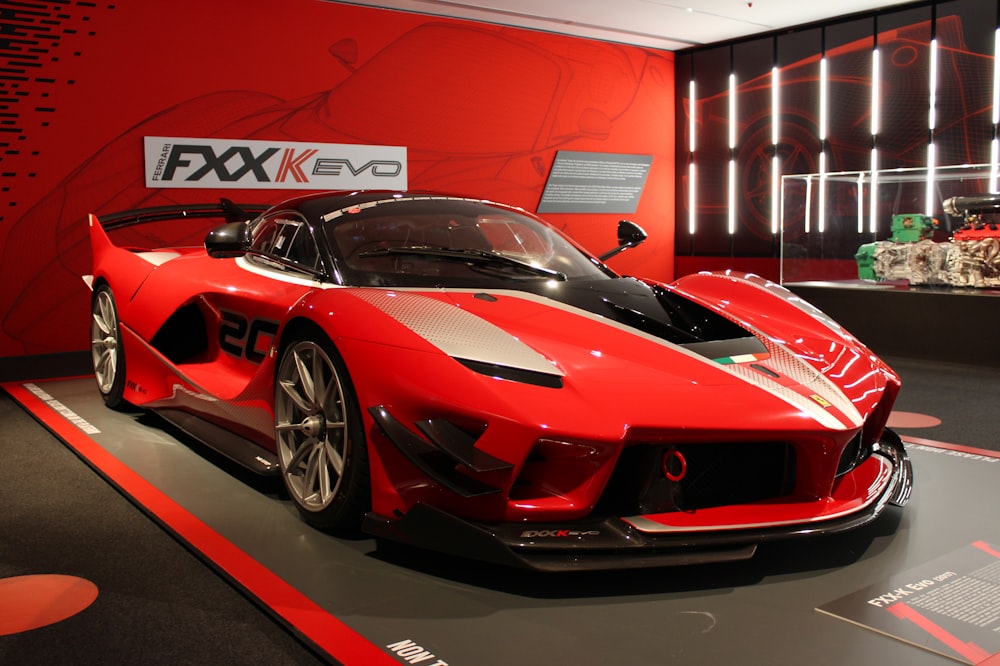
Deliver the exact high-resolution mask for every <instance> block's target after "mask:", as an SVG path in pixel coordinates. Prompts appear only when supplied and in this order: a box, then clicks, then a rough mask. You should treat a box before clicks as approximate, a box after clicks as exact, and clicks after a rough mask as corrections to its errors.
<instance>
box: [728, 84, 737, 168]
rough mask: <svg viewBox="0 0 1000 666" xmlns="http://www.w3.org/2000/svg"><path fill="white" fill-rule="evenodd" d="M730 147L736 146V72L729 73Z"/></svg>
mask: <svg viewBox="0 0 1000 666" xmlns="http://www.w3.org/2000/svg"><path fill="white" fill-rule="evenodd" d="M729 148H730V150H732V149H734V148H736V72H731V73H730V74H729Z"/></svg>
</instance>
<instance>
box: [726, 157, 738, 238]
mask: <svg viewBox="0 0 1000 666" xmlns="http://www.w3.org/2000/svg"><path fill="white" fill-rule="evenodd" d="M728 203H729V226H728V229H729V235H730V236H732V235H733V234H735V233H736V160H734V159H730V160H729V202H728Z"/></svg>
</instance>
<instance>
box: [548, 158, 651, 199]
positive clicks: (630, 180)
mask: <svg viewBox="0 0 1000 666" xmlns="http://www.w3.org/2000/svg"><path fill="white" fill-rule="evenodd" d="M652 164H653V156H652V155H627V154H614V153H587V152H578V151H569V150H560V151H559V152H558V153H556V159H555V163H554V164H553V165H552V171H550V172H549V179H548V181H546V183H545V191H544V192H543V193H542V201H541V203H539V204H538V212H539V213H634V212H635V211H636V208H638V206H639V197H640V196H641V195H642V190H643V188H644V187H645V186H646V176H647V175H649V167H650V166H651V165H652Z"/></svg>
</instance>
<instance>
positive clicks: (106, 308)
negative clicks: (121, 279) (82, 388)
mask: <svg viewBox="0 0 1000 666" xmlns="http://www.w3.org/2000/svg"><path fill="white" fill-rule="evenodd" d="M90 356H91V359H92V360H93V363H94V378H95V379H96V380H97V389H98V390H99V391H100V392H101V397H102V398H104V404H106V405H107V406H108V407H112V408H115V409H117V408H119V407H123V406H124V405H125V404H126V402H125V399H124V397H123V396H124V394H125V348H124V347H123V345H122V332H121V325H120V324H119V322H118V308H117V307H116V306H115V298H114V295H113V294H112V293H111V288H110V287H108V286H107V285H103V284H102V285H101V286H99V287H98V288H97V289H96V290H95V291H94V297H93V299H92V301H91V317H90Z"/></svg>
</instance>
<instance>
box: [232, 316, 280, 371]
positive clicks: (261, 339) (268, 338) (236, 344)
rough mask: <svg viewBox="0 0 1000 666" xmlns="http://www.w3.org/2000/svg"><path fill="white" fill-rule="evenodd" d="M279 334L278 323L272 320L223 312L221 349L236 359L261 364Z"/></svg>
mask: <svg viewBox="0 0 1000 666" xmlns="http://www.w3.org/2000/svg"><path fill="white" fill-rule="evenodd" d="M277 334H278V322H276V321H272V320H270V319H247V317H246V316H245V315H243V314H240V313H239V312H231V311H229V310H222V323H221V324H220V325H219V347H220V348H221V349H222V350H223V351H224V352H226V353H227V354H232V355H233V356H235V357H236V358H245V359H246V360H248V361H250V362H251V363H260V362H261V361H263V360H264V359H265V358H266V357H267V351H268V350H269V349H270V348H271V343H272V342H274V336H275V335H277Z"/></svg>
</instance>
